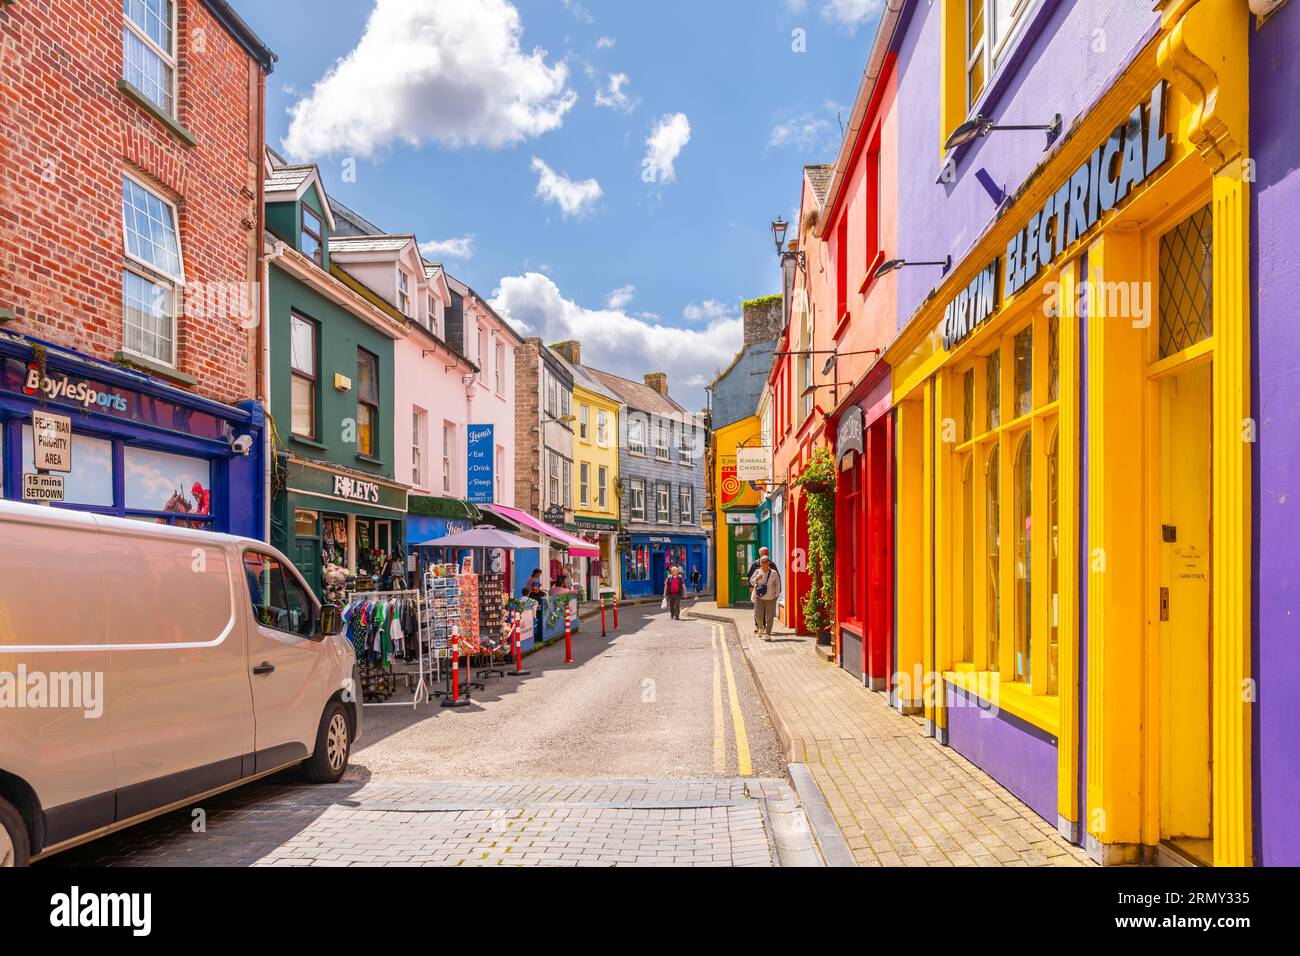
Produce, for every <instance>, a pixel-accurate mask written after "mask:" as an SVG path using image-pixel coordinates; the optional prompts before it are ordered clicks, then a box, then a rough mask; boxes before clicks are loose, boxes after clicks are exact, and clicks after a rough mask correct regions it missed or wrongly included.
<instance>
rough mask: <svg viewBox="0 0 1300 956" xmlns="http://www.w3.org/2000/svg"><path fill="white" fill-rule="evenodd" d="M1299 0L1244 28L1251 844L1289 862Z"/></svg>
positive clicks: (1294, 760) (1298, 760)
mask: <svg viewBox="0 0 1300 956" xmlns="http://www.w3.org/2000/svg"><path fill="white" fill-rule="evenodd" d="M1298 43H1300V3H1296V2H1292V3H1288V4H1286V5H1285V6H1284V7H1282V8H1281V9H1280V10H1279V11H1278V12H1277V13H1276V14H1274V16H1273V17H1272V18H1271V19H1270V20H1268V21H1267V22H1266V23H1265V24H1264V25H1263V26H1262V27H1261V28H1260V29H1259V30H1255V29H1253V23H1252V29H1251V31H1250V90H1251V110H1250V145H1251V154H1252V156H1253V158H1254V159H1255V162H1256V175H1257V179H1256V182H1255V188H1254V191H1253V194H1252V205H1253V209H1252V212H1251V229H1252V236H1251V248H1252V253H1251V271H1252V276H1251V280H1252V281H1251V288H1252V292H1253V295H1254V302H1253V308H1252V315H1253V318H1254V326H1255V327H1254V330H1253V333H1254V337H1255V343H1256V344H1255V363H1256V374H1255V375H1254V376H1253V380H1254V388H1255V394H1254V407H1255V408H1256V409H1258V411H1257V412H1256V415H1257V416H1258V419H1259V441H1258V443H1257V444H1256V447H1255V461H1254V466H1255V474H1254V480H1255V489H1254V491H1255V501H1256V509H1255V529H1254V530H1255V541H1256V549H1257V550H1256V554H1255V561H1256V564H1255V568H1254V572H1255V573H1254V586H1255V609H1256V613H1257V615H1258V621H1257V627H1256V632H1255V634H1256V645H1255V674H1256V675H1257V677H1258V680H1259V706H1258V707H1257V708H1256V727H1255V730H1256V733H1255V801H1256V808H1255V831H1256V832H1255V853H1256V860H1257V862H1259V863H1263V864H1266V865H1283V864H1285V865H1290V866H1296V865H1300V814H1297V813H1296V806H1297V805H1300V742H1298V741H1297V737H1296V731H1297V728H1300V693H1297V691H1296V688H1297V686H1300V638H1298V637H1297V629H1300V600H1297V588H1300V577H1298V576H1297V568H1300V534H1298V533H1297V531H1300V345H1298V344H1297V337H1296V330H1297V325H1296V313H1295V303H1296V302H1297V301H1300V256H1297V255H1296V251H1295V248H1296V247H1295V233H1296V223H1297V220H1298V218H1300V215H1298V214H1300V168H1298V167H1300V113H1298V112H1297V111H1296V109H1295V91H1296V90H1297V89H1300V57H1297V56H1296V52H1295V51H1296V49H1297V44H1298Z"/></svg>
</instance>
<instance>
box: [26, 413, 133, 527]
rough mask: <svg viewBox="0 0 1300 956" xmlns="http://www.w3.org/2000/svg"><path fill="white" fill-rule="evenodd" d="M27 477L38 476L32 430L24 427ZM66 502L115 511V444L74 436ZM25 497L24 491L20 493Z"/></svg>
mask: <svg viewBox="0 0 1300 956" xmlns="http://www.w3.org/2000/svg"><path fill="white" fill-rule="evenodd" d="M22 456H23V474H24V475H34V474H35V473H36V469H35V468H34V467H33V466H32V462H33V460H34V459H33V454H32V426H31V425H23V449H22ZM63 489H64V491H63V493H64V500H65V501H66V502H67V503H68V504H70V505H82V506H83V507H90V508H112V507H113V443H112V442H111V441H107V440H105V439H103V438H91V437H90V436H89V435H78V434H77V433H76V429H75V428H74V429H73V435H72V472H71V474H68V475H65V476H64V479H63ZM18 492H19V494H20V495H21V494H22V489H18Z"/></svg>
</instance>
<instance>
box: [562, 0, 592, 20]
mask: <svg viewBox="0 0 1300 956" xmlns="http://www.w3.org/2000/svg"><path fill="white" fill-rule="evenodd" d="M564 9H566V10H568V11H569V12H570V13H572V14H573V18H574V19H575V20H579V21H581V22H582V23H595V22H596V18H595V17H593V16H592V15H591V12H590V11H589V10H588V9H587V8H586V7H584V6H583V5H582V4H581V3H578V0H564Z"/></svg>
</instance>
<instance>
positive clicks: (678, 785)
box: [51, 778, 815, 867]
mask: <svg viewBox="0 0 1300 956" xmlns="http://www.w3.org/2000/svg"><path fill="white" fill-rule="evenodd" d="M795 804H796V800H795V796H794V794H793V792H792V791H791V790H790V787H789V785H788V784H787V783H786V782H785V781H784V780H763V779H749V780H739V779H734V778H733V779H726V780H599V781H576V780H558V781H500V782H491V783H466V782H460V781H456V782H450V781H448V782H432V783H427V782H409V783H405V782H403V783H366V784H360V785H358V784H333V785H329V786H318V787H297V786H292V787H291V786H278V785H263V786H253V787H250V788H248V789H245V790H241V791H237V792H236V793H234V794H230V795H226V796H223V797H217V798H213V799H211V800H208V801H204V802H203V804H202V808H203V811H204V815H205V825H204V826H203V827H201V828H199V832H195V826H194V823H195V820H196V813H195V812H194V811H193V810H191V809H186V810H181V811H178V812H176V813H172V814H169V815H167V816H165V817H161V818H159V820H157V821H155V822H152V823H147V824H144V825H142V826H141V827H137V828H135V829H132V830H128V831H125V832H123V833H120V834H117V835H115V836H112V837H108V838H106V839H104V840H100V841H98V842H96V843H92V844H89V845H87V846H85V847H82V848H78V849H75V850H71V851H69V852H68V853H66V854H63V855H61V856H56V857H53V858H51V865H53V866H104V865H113V866H289V867H298V866H311V867H340V866H391V867H423V866H561V867H564V866H606V867H608V866H638V867H639V866H777V865H780V864H781V863H782V862H785V857H786V856H787V855H789V856H790V857H791V858H792V860H797V861H803V860H804V859H806V854H807V852H808V850H807V848H806V847H804V846H802V845H800V844H799V843H798V842H796V843H789V842H787V841H786V840H785V839H783V838H784V837H786V836H787V833H788V828H787V833H783V832H774V831H773V829H772V826H773V825H774V824H777V823H781V822H787V821H782V820H777V819H776V817H777V815H778V814H781V813H785V812H787V811H788V807H790V806H793V805H795ZM810 839H811V838H810V837H807V836H806V835H805V837H804V839H803V842H804V843H807V844H808V847H811V843H810ZM812 852H814V853H815V850H814V851H812ZM795 865H799V863H798V862H796V864H795Z"/></svg>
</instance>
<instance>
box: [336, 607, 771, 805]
mask: <svg viewBox="0 0 1300 956" xmlns="http://www.w3.org/2000/svg"><path fill="white" fill-rule="evenodd" d="M687 608H688V610H687V611H686V612H685V613H684V615H683V616H684V618H687V619H684V620H681V621H673V620H672V619H671V618H670V617H669V616H668V614H667V612H664V611H660V610H659V608H658V607H657V606H649V607H646V608H642V609H625V610H624V611H623V612H622V613H621V618H620V621H619V623H620V625H621V627H620V630H619V632H618V633H614V632H613V631H612V629H611V630H610V634H609V637H608V638H606V639H602V638H601V637H600V620H599V618H597V619H595V620H589V621H585V622H583V628H582V630H581V631H580V632H579V634H577V635H575V636H574V639H573V648H574V661H575V663H574V664H571V665H569V664H565V663H564V646H563V642H560V643H559V644H556V645H553V646H551V647H548V648H544V649H542V650H540V651H538V652H537V653H536V654H533V655H532V656H530V657H529V658H527V660H526V663H525V667H527V668H528V669H530V670H531V671H532V675H531V676H529V677H527V678H523V679H514V678H509V677H507V678H493V679H490V680H489V681H487V688H486V690H485V691H482V692H475V694H474V697H473V700H474V706H472V707H468V708H464V709H461V710H450V709H448V710H444V709H441V708H438V707H436V706H433V707H422V708H420V710H419V711H416V712H412V711H411V710H409V709H407V708H404V707H402V708H397V707H382V708H381V707H367V708H366V714H365V719H366V726H365V731H364V735H363V737H362V739H361V740H360V741H358V743H357V748H356V750H355V751H354V753H353V756H352V767H351V768H350V769H349V771H348V776H347V777H345V778H344V779H345V781H363V780H367V779H372V778H373V779H376V780H383V779H392V780H456V779H458V780H492V779H512V780H513V779H553V778H566V779H567V778H572V779H591V778H604V779H623V778H638V777H646V778H656V779H663V778H681V779H685V778H712V777H731V776H738V775H742V774H740V768H739V753H738V751H739V749H740V748H738V746H737V734H736V729H737V725H736V721H735V719H734V716H733V711H732V707H731V701H732V695H733V690H734V698H735V700H736V701H737V702H738V704H739V709H740V713H741V714H742V715H743V720H742V723H743V729H744V736H745V738H746V742H747V745H748V756H749V764H750V767H749V770H748V773H746V774H743V775H745V776H758V777H782V776H784V775H785V767H784V763H783V760H782V757H781V751H780V747H779V745H778V743H777V740H776V735H775V733H774V731H773V729H772V725H771V722H770V721H769V720H768V717H767V711H766V710H765V709H764V707H763V703H762V701H761V700H760V699H759V697H758V693H757V691H756V690H755V688H754V684H753V680H752V678H751V676H750V673H749V669H748V667H747V666H746V664H745V661H744V658H743V656H742V652H741V649H740V647H739V645H738V644H736V643H735V641H734V640H729V641H727V642H726V644H727V646H726V656H725V657H724V656H723V641H724V635H725V633H726V629H725V628H722V627H719V626H717V625H712V624H710V623H709V622H706V621H692V620H689V602H687ZM608 620H609V623H610V624H612V617H610V618H609V619H608ZM728 662H729V663H730V668H729V669H728V667H727V664H728ZM715 670H716V671H717V675H716V676H717V687H716V688H715V683H714V681H715ZM719 741H721V746H720V747H719Z"/></svg>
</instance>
